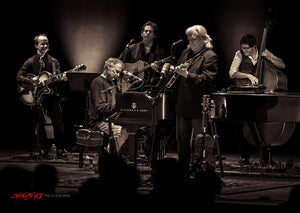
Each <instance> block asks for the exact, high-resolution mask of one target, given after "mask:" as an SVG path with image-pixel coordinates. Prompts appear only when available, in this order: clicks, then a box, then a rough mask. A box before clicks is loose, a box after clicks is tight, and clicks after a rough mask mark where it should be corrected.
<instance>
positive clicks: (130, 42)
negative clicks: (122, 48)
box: [126, 39, 134, 48]
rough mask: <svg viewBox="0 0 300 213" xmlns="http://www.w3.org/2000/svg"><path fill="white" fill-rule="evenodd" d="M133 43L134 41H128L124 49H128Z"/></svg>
mask: <svg viewBox="0 0 300 213" xmlns="http://www.w3.org/2000/svg"><path fill="white" fill-rule="evenodd" d="M133 42H134V39H131V40H130V41H129V43H128V44H127V45H126V48H128V47H129V46H130V44H132V43H133Z"/></svg>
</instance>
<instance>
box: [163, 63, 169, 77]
mask: <svg viewBox="0 0 300 213" xmlns="http://www.w3.org/2000/svg"><path fill="white" fill-rule="evenodd" d="M170 66H171V64H170V63H165V64H164V65H163V67H162V69H161V73H162V74H163V75H166V74H167V73H168V72H169V69H170Z"/></svg>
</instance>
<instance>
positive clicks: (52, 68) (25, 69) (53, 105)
mask: <svg viewBox="0 0 300 213" xmlns="http://www.w3.org/2000/svg"><path fill="white" fill-rule="evenodd" d="M34 46H35V48H36V49H37V53H36V54H35V55H33V56H32V57H30V58H28V59H27V60H26V61H25V63H24V64H23V66H22V67H21V68H20V70H19V72H18V74H17V77H16V80H17V82H18V83H19V84H22V85H23V86H24V85H25V86H26V87H31V88H34V87H35V86H36V85H38V84H39V82H40V81H39V79H35V78H32V77H33V76H39V75H40V74H41V73H43V72H48V73H50V74H51V75H56V74H59V73H60V72H61V71H60V64H59V62H58V60H57V59H56V58H54V57H52V56H50V55H49V53H48V51H49V40H48V37H47V35H46V34H38V35H37V36H35V37H34ZM61 80H66V79H61ZM51 89H52V91H53V93H52V94H47V95H44V96H43V97H33V98H34V101H35V102H36V103H33V106H32V107H31V108H32V113H33V128H34V129H33V132H34V146H33V147H34V150H33V152H32V153H33V154H34V155H35V154H37V155H40V154H41V155H43V156H44V157H46V156H47V153H48V148H49V145H48V144H47V135H46V131H45V113H46V114H47V115H48V116H49V117H50V118H51V122H52V125H53V130H54V140H55V141H54V142H55V144H56V147H57V152H58V153H57V154H58V157H61V156H62V155H63V152H64V150H65V149H64V143H63V141H64V129H63V123H62V111H61V107H59V106H60V97H59V96H58V88H57V87H56V85H52V87H51Z"/></svg>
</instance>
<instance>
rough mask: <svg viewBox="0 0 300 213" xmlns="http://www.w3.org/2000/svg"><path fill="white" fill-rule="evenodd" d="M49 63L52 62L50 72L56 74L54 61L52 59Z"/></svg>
mask: <svg viewBox="0 0 300 213" xmlns="http://www.w3.org/2000/svg"><path fill="white" fill-rule="evenodd" d="M51 59H52V58H51ZM51 63H52V73H53V75H56V68H55V62H54V60H51Z"/></svg>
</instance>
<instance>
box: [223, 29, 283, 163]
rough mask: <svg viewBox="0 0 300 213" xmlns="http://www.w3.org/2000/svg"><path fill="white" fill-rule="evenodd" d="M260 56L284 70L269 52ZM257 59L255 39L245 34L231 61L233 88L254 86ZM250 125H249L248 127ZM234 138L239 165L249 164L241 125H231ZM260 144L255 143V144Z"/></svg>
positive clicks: (238, 123) (264, 52) (278, 59)
mask: <svg viewBox="0 0 300 213" xmlns="http://www.w3.org/2000/svg"><path fill="white" fill-rule="evenodd" d="M262 56H263V57H264V58H265V59H267V60H268V61H269V62H271V63H272V64H273V65H274V66H275V67H277V68H279V69H284V68H285V63H284V61H283V60H282V59H281V58H280V57H278V56H275V55H274V54H273V53H271V52H270V51H269V50H267V49H265V50H264V51H263V52H262ZM258 59H259V49H258V47H257V44H256V38H255V36H254V35H252V34H245V35H243V36H242V37H241V39H240V49H239V50H237V51H236V53H235V55H234V58H233V60H232V63H231V66H230V70H229V76H230V78H231V79H232V80H233V82H234V84H235V86H245V85H256V84H258V82H259V79H258V78H257V77H256V76H255V72H256V69H257V62H258ZM250 124H251V123H249V125H250ZM232 125H234V126H233V129H235V131H234V136H235V138H236V139H237V141H238V147H239V152H240V159H239V164H240V165H249V164H250V161H249V159H250V157H251V153H250V148H251V146H250V144H249V143H248V142H247V141H246V139H245V137H244V136H243V135H242V132H243V123H241V122H235V123H233V124H232ZM259 143H260V142H259V141H257V144H259ZM261 157H262V158H263V160H264V161H266V162H267V161H268V152H267V150H266V148H265V147H263V149H262V156H261Z"/></svg>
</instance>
